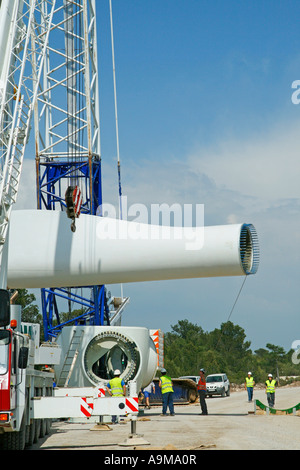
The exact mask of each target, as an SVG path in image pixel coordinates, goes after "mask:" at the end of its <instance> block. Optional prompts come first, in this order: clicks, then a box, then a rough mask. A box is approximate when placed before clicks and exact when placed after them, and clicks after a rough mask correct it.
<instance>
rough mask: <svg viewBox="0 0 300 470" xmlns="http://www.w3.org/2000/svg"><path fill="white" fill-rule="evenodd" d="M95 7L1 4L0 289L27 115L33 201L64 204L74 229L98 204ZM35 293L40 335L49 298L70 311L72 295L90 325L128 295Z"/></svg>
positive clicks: (52, 313)
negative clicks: (32, 155)
mask: <svg viewBox="0 0 300 470" xmlns="http://www.w3.org/2000/svg"><path fill="white" fill-rule="evenodd" d="M95 8H96V7H95V0H88V1H87V0H78V1H76V2H73V1H70V0H52V1H48V0H47V1H45V0H36V1H34V0H30V1H29V0H28V1H25V0H13V1H8V0H3V1H2V2H1V19H0V21H1V23H0V26H1V27H0V31H1V32H0V36H1V41H0V42H1V54H0V55H1V58H0V60H1V62H0V64H1V79H0V80H1V81H0V98H1V117H0V151H1V154H0V164H1V180H0V194H1V206H0V210H1V212H0V250H1V251H0V256H1V257H2V256H3V262H1V285H2V286H3V287H5V286H6V276H7V274H6V270H7V268H5V266H6V265H7V260H6V258H7V254H6V251H7V250H6V249H5V240H6V237H7V230H8V222H9V218H10V211H11V207H12V205H13V203H14V202H15V201H16V198H17V193H18V186H19V181H20V175H21V169H22V162H23V158H24V153H25V149H26V144H27V141H28V137H29V131H30V127H31V120H32V117H33V118H34V141H35V152H36V154H35V162H36V189H37V208H38V209H46V210H62V211H65V212H66V214H67V216H68V217H69V218H70V219H72V223H71V230H73V231H75V230H76V219H77V218H78V217H79V215H80V213H85V214H92V215H95V214H96V211H97V208H98V207H99V206H101V203H102V183H101V176H102V175H101V151H100V120H99V89H98V61H97V31H96V9H95ZM5 260H6V261H5ZM2 278H3V279H2ZM41 296H42V308H43V321H44V334H45V338H46V339H49V335H50V336H51V337H53V336H54V337H55V336H56V335H57V333H58V331H59V330H60V329H61V319H60V313H59V307H58V301H57V299H58V298H59V299H64V300H66V301H67V302H68V306H69V307H70V308H71V305H73V303H74V302H75V303H76V304H77V305H79V306H80V313H79V317H78V318H76V319H75V321H80V323H81V324H82V323H84V322H86V321H88V322H89V323H91V324H98V325H101V324H104V323H107V324H109V323H110V316H114V318H115V321H117V318H119V316H120V314H121V312H122V310H123V308H124V306H125V304H126V303H127V302H128V300H129V299H128V298H125V299H115V298H114V297H111V298H109V295H107V292H106V288H105V286H104V285H95V286H94V285H93V286H89V287H88V288H87V286H85V290H84V292H83V288H81V287H80V286H79V287H78V286H75V287H74V288H70V287H68V288H62V287H60V288H59V289H56V288H55V287H51V288H50V287H49V288H43V289H42V290H41ZM115 305H116V307H115ZM110 312H111V315H110ZM72 321H73V319H72ZM54 323H57V324H58V326H54Z"/></svg>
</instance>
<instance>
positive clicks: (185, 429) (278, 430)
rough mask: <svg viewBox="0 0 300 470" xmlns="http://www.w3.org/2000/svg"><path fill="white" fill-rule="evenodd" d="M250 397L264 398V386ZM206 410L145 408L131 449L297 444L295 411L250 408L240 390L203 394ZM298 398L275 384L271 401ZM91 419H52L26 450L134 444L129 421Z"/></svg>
mask: <svg viewBox="0 0 300 470" xmlns="http://www.w3.org/2000/svg"><path fill="white" fill-rule="evenodd" d="M254 397H255V398H256V399H259V400H260V401H262V402H263V403H265V404H267V402H266V395H265V393H264V391H263V390H255V392H254ZM206 401H207V406H208V413H209V414H208V416H201V415H200V407H199V405H198V404H195V405H177V406H175V413H176V414H175V416H166V417H162V416H160V413H161V407H152V408H151V409H150V410H145V413H144V415H143V416H142V417H141V418H139V420H138V421H137V428H136V432H137V434H142V435H143V440H144V444H143V443H142V442H138V445H137V446H136V450H140V449H147V450H154V449H156V450H157V449H168V448H169V449H177V450H200V449H208V450H300V439H299V436H300V416H293V415H259V414H256V415H254V414H251V412H252V411H253V410H254V406H253V404H248V402H247V394H246V392H245V391H238V392H233V393H231V396H230V397H225V398H221V397H213V398H208V399H207V400H206ZM299 402H300V387H289V388H279V389H277V390H276V402H275V407H276V408H277V409H285V408H290V407H293V406H295V405H297V404H298V403H299ZM93 429H94V423H93V422H85V423H70V422H66V421H64V422H55V423H53V426H52V432H51V434H50V435H48V436H47V437H46V438H44V439H41V440H40V441H39V443H38V444H35V445H34V446H33V447H31V448H30V449H28V450H37V449H39V450H69V449H76V450H106V451H107V450H110V451H113V450H119V451H120V450H124V451H125V450H133V449H134V447H135V442H136V441H134V442H133V441H132V440H129V442H130V443H131V442H132V445H127V444H128V436H129V434H130V432H131V425H130V423H125V424H118V425H115V426H111V430H110V431H93Z"/></svg>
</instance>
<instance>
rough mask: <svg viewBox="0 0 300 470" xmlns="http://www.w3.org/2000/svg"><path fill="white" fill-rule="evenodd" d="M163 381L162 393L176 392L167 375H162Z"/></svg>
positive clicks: (161, 379)
mask: <svg viewBox="0 0 300 470" xmlns="http://www.w3.org/2000/svg"><path fill="white" fill-rule="evenodd" d="M160 381H161V393H167V392H174V390H173V388H172V380H171V378H170V377H168V376H166V375H162V376H161V378H160Z"/></svg>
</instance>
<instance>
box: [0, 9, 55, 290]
mask: <svg viewBox="0 0 300 470" xmlns="http://www.w3.org/2000/svg"><path fill="white" fill-rule="evenodd" d="M54 5H55V1H47V11H45V8H44V7H45V2H44V1H7V0H6V1H4V0H3V1H2V2H1V19H0V29H1V33H0V36H1V37H0V40H1V54H0V71H1V76H0V261H1V258H2V252H3V246H4V244H5V240H6V236H7V229H8V222H9V218H10V212H11V208H12V205H13V204H14V203H15V201H16V198H17V194H18V188H19V181H20V175H21V169H22V163H23V157H24V153H25V147H26V142H27V139H28V135H29V129H30V121H31V117H32V113H33V104H34V102H35V99H36V95H37V89H38V81H39V79H40V77H41V72H42V67H43V63H44V58H45V54H46V45H47V43H48V38H49V32H50V29H51V28H50V25H51V23H52V16H53V12H54ZM9 20H10V21H9ZM1 270H2V271H3V270H5V262H4V263H1ZM1 278H2V283H3V287H4V288H5V287H6V285H5V273H4V274H3V273H1Z"/></svg>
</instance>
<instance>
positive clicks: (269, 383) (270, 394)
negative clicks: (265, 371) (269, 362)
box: [266, 374, 277, 408]
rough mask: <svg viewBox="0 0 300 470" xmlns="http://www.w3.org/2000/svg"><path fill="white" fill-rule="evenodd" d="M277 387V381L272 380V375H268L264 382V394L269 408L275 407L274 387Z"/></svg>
mask: <svg viewBox="0 0 300 470" xmlns="http://www.w3.org/2000/svg"><path fill="white" fill-rule="evenodd" d="M276 386H277V380H275V379H273V375H272V374H269V375H268V380H266V394H267V399H268V404H269V407H270V408H274V405H275V387H276Z"/></svg>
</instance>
